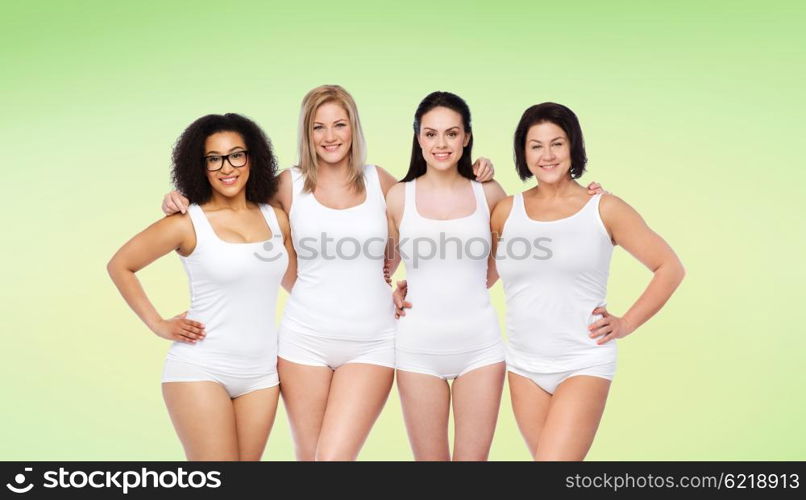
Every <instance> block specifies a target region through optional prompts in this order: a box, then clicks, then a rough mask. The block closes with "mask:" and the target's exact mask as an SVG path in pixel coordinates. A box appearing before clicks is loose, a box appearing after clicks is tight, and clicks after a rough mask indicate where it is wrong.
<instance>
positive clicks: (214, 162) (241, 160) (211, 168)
mask: <svg viewBox="0 0 806 500" xmlns="http://www.w3.org/2000/svg"><path fill="white" fill-rule="evenodd" d="M248 157H249V151H236V152H234V153H230V154H228V155H210V156H205V157H204V164H205V165H207V171H208V172H217V171H218V170H221V168H222V167H223V166H224V160H227V161H228V162H229V164H230V165H232V166H233V167H235V168H241V167H243V166H244V165H246V161H247V158H248Z"/></svg>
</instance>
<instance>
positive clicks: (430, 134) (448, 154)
mask: <svg viewBox="0 0 806 500" xmlns="http://www.w3.org/2000/svg"><path fill="white" fill-rule="evenodd" d="M417 141H418V142H419V143H420V147H421V148H422V150H423V158H424V159H425V162H426V164H427V165H428V166H429V167H430V168H435V169H437V170H447V169H450V168H455V167H456V164H457V163H459V159H460V158H461V157H462V151H463V149H464V147H465V146H467V143H468V141H470V134H468V133H466V132H465V128H464V125H463V124H462V115H460V114H459V113H457V112H456V111H454V110H452V109H449V108H445V107H442V106H438V107H436V108H434V109H432V110H431V111H429V112H427V113H425V114H424V115H423V117H422V119H421V120H420V133H419V134H418V135H417Z"/></svg>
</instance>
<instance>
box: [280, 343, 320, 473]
mask: <svg viewBox="0 0 806 500" xmlns="http://www.w3.org/2000/svg"><path fill="white" fill-rule="evenodd" d="M277 371H278V372H279V374H280V380H281V383H280V392H281V394H282V395H283V403H284V404H285V410H286V413H287V414H288V424H289V426H290V427H291V434H292V436H293V438H294V448H295V451H296V455H297V460H307V461H310V460H314V459H315V458H316V445H317V443H318V442H319V432H320V431H321V429H322V421H323V419H324V417H325V408H326V406H327V397H328V393H329V392H330V380H331V378H332V377H333V370H331V369H330V368H328V367H326V366H309V365H301V364H299V363H292V362H291V361H286V360H285V359H283V358H277Z"/></svg>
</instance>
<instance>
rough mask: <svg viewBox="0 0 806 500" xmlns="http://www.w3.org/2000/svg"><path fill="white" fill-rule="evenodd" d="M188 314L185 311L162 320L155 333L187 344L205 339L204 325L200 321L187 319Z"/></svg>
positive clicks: (155, 328)
mask: <svg viewBox="0 0 806 500" xmlns="http://www.w3.org/2000/svg"><path fill="white" fill-rule="evenodd" d="M187 314H188V313H187V311H185V312H183V313H182V314H178V315H176V316H174V317H173V318H171V319H163V320H160V321H159V323H157V326H156V327H154V333H156V334H157V335H158V336H160V337H162V338H164V339H168V340H173V341H175V342H185V343H186V344H195V343H196V341H197V340H202V339H204V336H205V333H204V325H202V324H201V323H199V322H198V321H193V320H192V319H187Z"/></svg>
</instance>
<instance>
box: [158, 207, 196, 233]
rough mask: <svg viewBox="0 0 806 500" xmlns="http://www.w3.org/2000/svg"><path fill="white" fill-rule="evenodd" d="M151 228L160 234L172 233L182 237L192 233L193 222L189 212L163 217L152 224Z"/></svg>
mask: <svg viewBox="0 0 806 500" xmlns="http://www.w3.org/2000/svg"><path fill="white" fill-rule="evenodd" d="M151 227H153V228H155V229H157V230H158V231H161V232H162V231H166V232H174V233H180V234H183V235H184V234H187V233H192V232H193V221H192V220H191V218H190V212H185V213H181V212H176V213H175V214H171V215H167V216H165V217H163V218H162V219H160V220H158V221H157V222H155V223H154V224H152V225H151Z"/></svg>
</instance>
